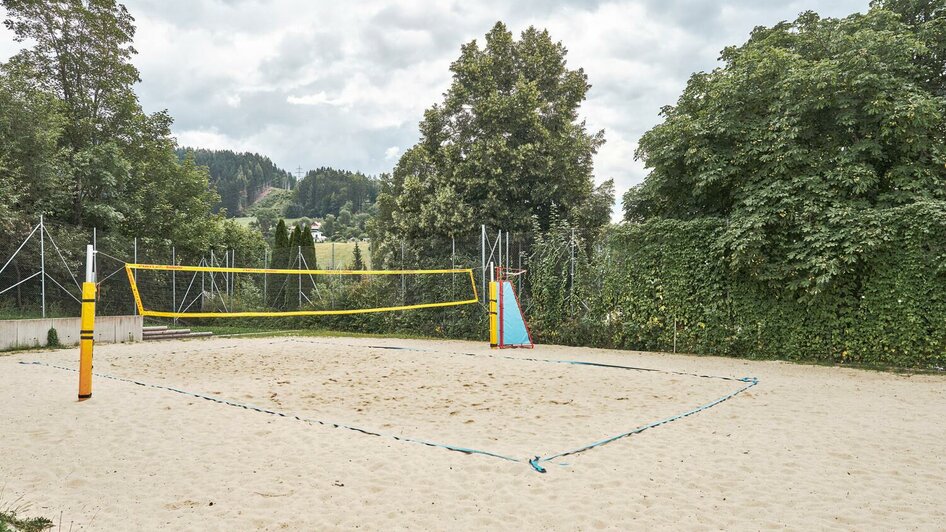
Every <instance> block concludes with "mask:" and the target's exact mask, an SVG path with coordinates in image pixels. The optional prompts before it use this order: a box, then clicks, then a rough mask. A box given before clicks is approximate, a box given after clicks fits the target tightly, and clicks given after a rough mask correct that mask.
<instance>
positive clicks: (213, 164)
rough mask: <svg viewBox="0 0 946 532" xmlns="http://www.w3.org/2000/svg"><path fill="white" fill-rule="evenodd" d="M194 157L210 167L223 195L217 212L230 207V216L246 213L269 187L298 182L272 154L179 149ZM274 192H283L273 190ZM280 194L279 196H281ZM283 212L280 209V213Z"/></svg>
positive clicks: (212, 180) (183, 155)
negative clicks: (272, 157) (278, 165)
mask: <svg viewBox="0 0 946 532" xmlns="http://www.w3.org/2000/svg"><path fill="white" fill-rule="evenodd" d="M189 155H190V156H192V157H193V158H194V162H195V163H196V164H197V165H198V166H205V167H207V169H208V171H209V172H210V184H211V185H212V186H213V187H214V188H215V189H216V191H217V193H218V194H219V195H220V201H219V202H217V204H216V205H214V212H219V211H220V210H221V209H226V211H227V215H228V216H243V215H244V214H246V213H245V210H246V209H247V207H249V206H250V205H252V204H253V203H254V202H255V201H256V200H257V199H258V198H259V197H260V196H261V195H262V194H263V193H264V192H266V190H267V189H268V188H269V187H276V188H277V189H284V188H286V186H287V184H288V186H290V187H292V186H294V184H295V177H293V176H292V174H290V173H289V172H287V171H285V170H283V169H281V168H278V167H277V166H276V165H275V164H273V162H272V161H271V160H270V159H269V157H265V156H262V155H260V154H258V153H249V152H245V153H235V152H232V151H230V150H205V149H194V148H178V149H177V156H178V158H180V159H181V160H184V159H185V158H186V157H188V156H189ZM273 192H279V191H278V190H277V191H273ZM277 197H278V196H277ZM276 214H277V215H282V214H283V213H282V212H281V211H280V212H278V213H276Z"/></svg>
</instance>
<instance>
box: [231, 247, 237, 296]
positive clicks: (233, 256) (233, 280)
mask: <svg viewBox="0 0 946 532" xmlns="http://www.w3.org/2000/svg"><path fill="white" fill-rule="evenodd" d="M230 254H231V257H230V267H231V268H236V250H235V249H234V250H232V251H230ZM233 294H236V272H230V296H231V297H232V296H233Z"/></svg>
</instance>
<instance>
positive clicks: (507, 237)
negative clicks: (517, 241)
mask: <svg viewBox="0 0 946 532" xmlns="http://www.w3.org/2000/svg"><path fill="white" fill-rule="evenodd" d="M509 266H510V264H509V231H506V269H507V270H508V269H509Z"/></svg>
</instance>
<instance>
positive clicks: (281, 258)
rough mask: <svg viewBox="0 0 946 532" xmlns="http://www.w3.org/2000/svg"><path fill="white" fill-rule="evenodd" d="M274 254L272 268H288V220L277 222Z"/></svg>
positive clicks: (271, 261) (270, 265)
mask: <svg viewBox="0 0 946 532" xmlns="http://www.w3.org/2000/svg"><path fill="white" fill-rule="evenodd" d="M273 240H274V242H273V256H272V259H271V260H270V264H269V267H270V268H277V269H278V268H286V267H287V266H288V265H289V232H288V231H287V230H286V221H285V220H282V219H280V220H279V222H278V223H276V233H275V235H274V237H273Z"/></svg>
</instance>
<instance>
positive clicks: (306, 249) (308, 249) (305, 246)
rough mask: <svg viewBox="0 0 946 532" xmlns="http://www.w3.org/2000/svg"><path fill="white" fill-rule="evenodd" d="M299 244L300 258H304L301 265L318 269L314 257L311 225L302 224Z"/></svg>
mask: <svg viewBox="0 0 946 532" xmlns="http://www.w3.org/2000/svg"><path fill="white" fill-rule="evenodd" d="M299 245H300V246H302V258H303V259H305V264H303V265H302V266H303V267H308V269H310V270H315V269H318V264H317V263H316V258H315V240H314V239H313V238H312V227H311V226H310V225H308V224H305V225H303V226H302V229H301V233H300V235H299Z"/></svg>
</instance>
